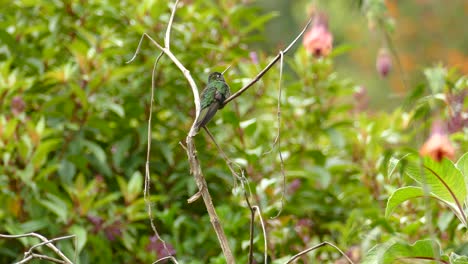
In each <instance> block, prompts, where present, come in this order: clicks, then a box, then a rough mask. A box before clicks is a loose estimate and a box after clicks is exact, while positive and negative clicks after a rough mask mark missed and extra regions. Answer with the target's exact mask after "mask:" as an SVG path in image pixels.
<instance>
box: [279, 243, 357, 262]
mask: <svg viewBox="0 0 468 264" xmlns="http://www.w3.org/2000/svg"><path fill="white" fill-rule="evenodd" d="M326 245H329V246H331V247H333V248H335V249H336V250H338V251H339V252H340V253H341V255H343V257H345V258H346V260H347V261H349V263H351V264H354V262H353V261H352V260H351V259H350V258H349V257H348V256H347V255H346V254H345V253H344V252H343V251H341V249H339V248H338V247H337V246H335V245H333V244H332V243H330V242H327V241H325V242H322V243H320V244H318V245H315V246H313V247H311V248H308V249H306V250H303V251H301V252H299V253H297V254H296V255H294V256H292V258H290V259H289V260H288V261H287V262H286V263H284V264H289V263H292V262H293V261H295V260H296V259H297V258H299V257H300V256H303V255H305V254H307V253H309V252H311V251H313V250H316V249H317V248H321V247H323V246H326Z"/></svg>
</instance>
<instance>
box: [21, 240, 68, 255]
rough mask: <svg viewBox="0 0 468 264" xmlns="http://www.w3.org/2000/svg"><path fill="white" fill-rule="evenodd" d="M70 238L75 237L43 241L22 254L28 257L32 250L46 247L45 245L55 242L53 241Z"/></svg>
mask: <svg viewBox="0 0 468 264" xmlns="http://www.w3.org/2000/svg"><path fill="white" fill-rule="evenodd" d="M72 237H76V236H75V235H69V236H63V237H57V238H52V239H49V240H48V241H44V242H41V243H39V244H36V245H34V246H32V247H31V248H30V249H29V250H28V251H27V252H26V253H24V254H25V255H29V254H32V250H33V249H35V248H37V247H40V246H43V245H46V244H49V243H52V242H55V241H58V240H63V239H69V238H72Z"/></svg>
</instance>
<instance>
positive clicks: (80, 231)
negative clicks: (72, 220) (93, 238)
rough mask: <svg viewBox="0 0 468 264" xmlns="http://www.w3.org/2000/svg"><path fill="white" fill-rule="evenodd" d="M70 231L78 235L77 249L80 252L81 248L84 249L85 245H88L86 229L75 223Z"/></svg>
mask: <svg viewBox="0 0 468 264" xmlns="http://www.w3.org/2000/svg"><path fill="white" fill-rule="evenodd" d="M69 231H70V233H71V234H72V235H75V236H76V238H75V239H76V251H77V254H80V252H81V250H83V247H84V246H85V245H86V240H87V233H86V229H85V228H84V227H82V226H79V225H73V226H72V227H70V229H69Z"/></svg>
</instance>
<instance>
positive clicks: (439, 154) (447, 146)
mask: <svg viewBox="0 0 468 264" xmlns="http://www.w3.org/2000/svg"><path fill="white" fill-rule="evenodd" d="M419 154H420V155H421V156H428V157H431V158H432V159H433V160H436V161H438V162H440V161H441V160H442V158H444V157H446V158H448V159H451V160H453V159H454V158H455V148H454V147H453V145H452V143H451V142H450V139H449V138H448V135H447V132H446V131H445V129H444V128H443V127H442V124H441V122H440V121H436V122H435V123H434V125H433V126H432V132H431V136H430V137H429V139H428V140H427V141H426V142H425V143H424V145H423V146H422V147H421V149H420V150H419Z"/></svg>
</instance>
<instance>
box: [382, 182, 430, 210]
mask: <svg viewBox="0 0 468 264" xmlns="http://www.w3.org/2000/svg"><path fill="white" fill-rule="evenodd" d="M423 196H424V190H423V189H422V188H421V187H414V186H409V187H403V188H400V189H398V190H396V191H395V192H393V193H392V195H390V197H389V198H388V201H387V207H386V208H385V217H389V216H390V214H391V213H392V212H393V210H394V209H395V208H396V207H397V206H398V205H400V204H401V203H403V202H405V201H407V200H410V199H413V198H418V197H423Z"/></svg>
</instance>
